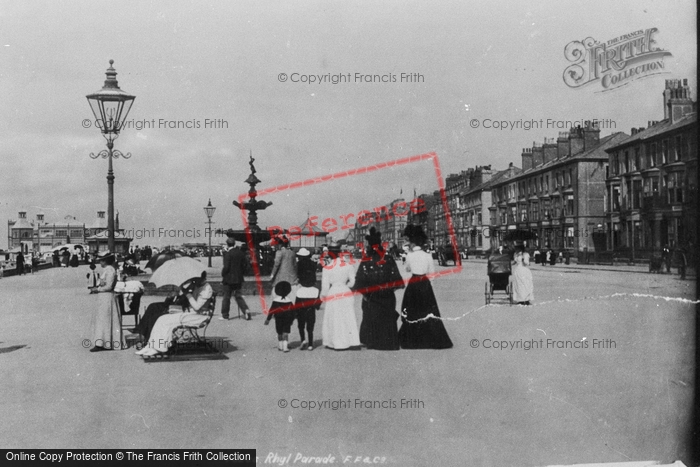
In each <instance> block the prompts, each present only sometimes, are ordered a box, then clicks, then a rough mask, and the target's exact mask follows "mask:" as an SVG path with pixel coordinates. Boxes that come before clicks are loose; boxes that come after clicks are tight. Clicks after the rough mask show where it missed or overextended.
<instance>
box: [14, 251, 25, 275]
mask: <svg viewBox="0 0 700 467" xmlns="http://www.w3.org/2000/svg"><path fill="white" fill-rule="evenodd" d="M15 261H16V262H17V275H18V276H21V275H22V274H24V255H23V254H22V251H20V252H19V253H17V257H16V258H15Z"/></svg>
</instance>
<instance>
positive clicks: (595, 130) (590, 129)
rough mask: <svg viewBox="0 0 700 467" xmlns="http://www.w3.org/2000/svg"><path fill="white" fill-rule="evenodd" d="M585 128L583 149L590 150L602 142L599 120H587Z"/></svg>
mask: <svg viewBox="0 0 700 467" xmlns="http://www.w3.org/2000/svg"><path fill="white" fill-rule="evenodd" d="M585 123H586V126H585V128H584V129H583V150H584V151H589V150H591V149H593V148H594V147H596V146H598V145H599V144H600V125H599V124H598V120H593V121H592V122H591V121H588V120H587V121H586V122H585Z"/></svg>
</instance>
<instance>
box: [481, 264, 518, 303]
mask: <svg viewBox="0 0 700 467" xmlns="http://www.w3.org/2000/svg"><path fill="white" fill-rule="evenodd" d="M487 274H488V276H489V281H488V282H487V283H486V290H485V293H484V296H485V297H486V304H487V305H488V304H489V303H491V300H492V299H493V293H494V291H497V290H501V291H503V292H505V294H506V295H507V296H508V302H509V303H510V304H511V305H512V304H513V287H512V286H511V284H510V255H508V254H495V255H491V256H490V257H489V260H488V265H487Z"/></svg>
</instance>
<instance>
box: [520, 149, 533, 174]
mask: <svg viewBox="0 0 700 467" xmlns="http://www.w3.org/2000/svg"><path fill="white" fill-rule="evenodd" d="M521 157H522V163H523V170H530V169H532V168H533V167H532V148H523V153H522V156H521Z"/></svg>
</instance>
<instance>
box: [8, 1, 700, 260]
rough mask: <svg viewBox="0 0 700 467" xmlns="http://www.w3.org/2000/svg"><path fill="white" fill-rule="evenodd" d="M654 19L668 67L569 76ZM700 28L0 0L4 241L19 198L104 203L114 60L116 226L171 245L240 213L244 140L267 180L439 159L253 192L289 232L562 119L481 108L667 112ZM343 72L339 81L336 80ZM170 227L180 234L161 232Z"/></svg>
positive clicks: (546, 112) (684, 7) (619, 13)
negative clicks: (665, 98)
mask: <svg viewBox="0 0 700 467" xmlns="http://www.w3.org/2000/svg"><path fill="white" fill-rule="evenodd" d="M649 28H657V32H656V33H655V35H654V39H655V41H656V46H657V47H659V48H661V49H664V50H666V51H668V52H670V54H671V55H670V56H666V57H665V58H664V64H665V66H664V69H663V71H664V73H662V74H656V75H654V76H649V77H646V78H643V79H638V80H634V81H631V82H630V83H629V84H628V85H626V86H622V87H619V88H617V89H613V90H609V91H605V92H601V91H603V87H602V86H601V84H600V82H597V83H591V84H589V85H587V86H582V87H579V88H571V87H569V86H567V84H566V83H565V82H564V80H563V74H564V70H565V69H566V68H567V67H568V66H569V65H570V64H571V63H570V62H569V61H568V60H567V59H566V57H565V53H564V51H565V47H566V46H567V44H569V43H571V42H572V41H583V40H584V39H586V38H588V37H591V38H593V39H595V40H598V41H601V42H606V41H609V40H612V39H615V38H618V37H620V36H622V35H625V34H630V33H634V32H635V31H639V30H642V31H645V30H647V29H649ZM696 42H697V36H696V5H695V2H693V1H685V0H683V1H667V2H661V1H650V0H646V1H644V0H642V1H639V0H634V1H618V2H607V1H590V2H585V3H581V2H573V1H561V0H556V1H554V0H550V1H539V2H527V1H492V2H480V3H476V2H463V1H440V2H435V1H431V0H408V1H404V0H401V1H385V2H376V1H348V0H345V1H329V0H316V1H305V0H302V1H294V2H270V1H258V0H255V1H252V0H251V1H247V0H243V1H236V2H224V1H196V2H194V1H192V2H186V1H168V2H165V1H148V2H146V1H139V2H136V1H133V2H131V1H124V2H119V3H116V4H115V3H114V2H107V1H71V2H56V1H32V0H29V1H24V2H16V1H5V0H0V86H2V89H3V91H4V92H3V98H2V99H1V100H0V220H2V222H3V226H4V227H3V228H1V229H0V248H5V247H6V246H7V228H6V225H7V220H8V219H16V218H17V213H18V211H20V210H26V211H27V213H28V214H27V215H28V217H29V218H35V217H36V213H37V212H43V213H44V214H45V218H46V220H47V221H50V222H51V221H56V222H60V221H61V220H62V219H64V218H65V217H66V216H71V217H75V218H76V219H77V220H78V221H80V222H85V223H86V224H88V225H90V224H92V223H93V222H94V221H95V218H96V212H97V211H99V210H104V211H106V210H107V187H106V175H107V161H106V160H105V159H95V160H93V159H91V158H90V156H89V155H90V153H97V152H98V151H100V150H102V149H104V148H105V141H104V139H103V138H102V136H101V134H100V132H99V130H98V129H96V128H95V127H94V124H93V122H91V121H90V120H92V119H93V116H92V114H91V111H90V108H89V105H88V102H87V100H86V98H85V96H86V95H87V94H90V93H92V92H95V91H97V90H99V89H100V88H101V87H102V85H103V82H104V79H105V74H104V72H105V70H106V68H107V67H108V66H109V63H108V61H109V60H110V59H112V60H114V67H115V69H116V71H117V73H118V75H117V79H118V81H119V86H120V87H121V89H122V90H124V91H126V92H128V93H130V94H133V95H136V100H135V102H134V105H133V107H132V110H131V112H130V114H129V115H128V118H127V122H129V121H131V123H127V128H125V129H124V130H123V131H122V133H121V135H120V136H119V138H118V139H117V140H116V142H115V148H116V149H118V150H120V151H122V152H124V153H131V155H132V156H131V158H129V159H116V160H114V171H115V176H116V180H115V209H116V210H117V211H118V212H119V219H120V224H121V225H120V226H121V227H122V228H126V229H133V230H135V231H136V230H141V231H146V230H151V229H155V232H156V234H157V235H155V236H154V237H151V238H148V239H144V240H135V241H134V243H135V244H141V245H143V244H150V245H166V244H180V243H185V242H205V241H206V240H207V239H206V238H205V237H206V235H205V234H204V228H205V227H206V226H205V222H206V216H205V213H204V209H203V208H204V206H205V205H206V204H207V202H208V200H209V199H211V202H212V204H213V205H214V206H215V207H216V208H217V209H216V212H215V214H214V218H213V220H214V222H216V224H215V225H214V226H215V228H216V227H223V228H236V229H240V228H242V227H243V222H242V219H241V215H240V211H239V210H238V209H237V208H236V207H234V206H233V205H232V201H233V200H235V199H237V198H238V197H239V196H240V195H241V194H243V193H245V192H247V190H248V186H247V185H246V184H245V183H244V180H245V179H246V178H247V177H248V174H249V165H248V157H249V154H250V153H251V152H252V154H253V157H254V158H255V167H256V169H257V173H256V175H257V176H258V178H260V179H261V180H262V183H261V184H260V185H258V189H261V190H263V189H268V188H272V187H276V186H280V185H285V184H290V183H294V182H298V181H302V180H307V179H313V178H317V177H323V176H326V175H329V174H333V173H337V172H343V171H347V170H353V169H357V168H361V167H372V166H374V165H376V164H381V163H385V162H388V161H393V160H398V159H403V158H406V157H410V156H414V155H420V154H426V153H435V154H436V155H437V160H438V162H439V166H440V169H441V173H440V174H436V172H435V170H434V167H433V163H432V161H419V162H414V163H410V164H404V165H401V166H396V167H390V168H384V169H381V170H376V171H372V172H370V173H365V174H364V175H357V176H351V177H345V178H343V179H331V180H328V181H324V182H322V183H318V184H315V185H313V186H306V187H302V188H296V189H293V190H282V191H277V192H275V193H271V194H270V195H268V196H266V197H265V198H263V199H264V200H266V201H271V202H272V203H273V205H272V206H270V207H269V208H268V209H267V210H265V211H263V212H261V213H260V214H259V223H260V225H261V226H262V227H266V226H271V225H281V226H285V227H288V226H292V225H298V224H300V223H302V222H303V221H304V220H305V219H306V217H307V214H310V215H312V216H314V215H316V216H319V218H321V219H324V218H328V217H334V218H339V216H341V215H347V214H349V213H353V212H359V211H360V210H362V209H368V208H369V209H371V208H373V207H376V206H380V205H383V204H387V203H389V202H391V201H392V200H393V199H396V198H399V197H403V198H406V199H410V198H412V197H413V193H414V190H416V192H417V193H418V194H420V193H431V192H432V191H433V190H436V189H437V188H438V179H437V175H440V176H441V177H442V178H445V177H446V176H447V175H448V174H450V173H454V172H459V171H460V170H466V169H467V168H469V167H475V166H478V165H491V166H492V167H493V168H494V169H504V168H506V167H507V166H508V164H509V163H511V162H512V163H514V164H515V165H516V166H520V154H521V151H522V148H524V147H531V146H532V143H533V141H537V142H542V141H543V139H544V138H545V137H550V138H551V137H556V136H557V135H558V131H560V129H557V128H537V127H534V128H531V129H529V130H527V129H525V128H524V125H523V124H521V125H520V127H514V128H507V129H497V128H485V126H493V124H492V123H490V122H491V121H505V122H518V121H526V120H527V121H540V120H542V121H545V122H546V121H547V119H551V120H553V121H558V120H564V121H580V120H587V119H598V120H605V119H609V120H610V121H612V122H614V126H613V124H610V125H609V128H605V127H604V128H603V129H602V130H601V136H605V135H606V134H609V133H612V132H615V131H624V132H626V133H629V132H630V128H631V127H640V126H646V124H647V122H648V121H649V120H661V119H663V107H662V92H663V89H664V82H665V80H666V79H683V78H687V79H688V80H689V82H690V83H691V90H692V96H693V99H697V97H696V92H697V89H696V88H695V83H696V81H697V61H696V57H697V50H696ZM402 73H405V75H404V76H406V77H412V78H414V79H413V82H411V81H410V80H405V81H404V82H401V76H402V75H401V74H402ZM281 74H285V76H286V80H284V81H283V79H284V78H283V77H281ZM324 75H325V76H326V78H324V79H326V82H322V83H308V82H301V80H302V79H304V77H306V79H309V78H308V77H310V76H324ZM337 75H343V76H344V77H346V78H348V77H349V79H346V80H345V82H340V83H337V84H332V83H331V82H328V81H330V80H331V78H332V77H333V76H337ZM358 75H379V76H380V77H383V79H385V80H386V81H387V82H365V81H366V80H362V82H358V79H357V76H358ZM392 77H393V78H392ZM317 79H318V78H317ZM295 81H296V82H295ZM86 119H87V123H85V122H84V120H86ZM475 119H476V121H477V123H478V124H479V126H478V128H474V127H473V126H472V122H473V121H474V120H475ZM208 121H213V122H214V123H213V124H212V125H210V127H208V128H205V125H206V124H207V122H208ZM178 122H179V123H178ZM178 125H179V126H180V128H171V126H178ZM84 126H89V127H88V128H85V127H84ZM187 126H189V127H190V128H187ZM543 126H544V125H543ZM139 128H140V129H139ZM172 230H176V231H177V230H183V231H189V232H190V233H189V234H185V235H179V234H176V235H174V236H173V235H166V234H163V235H158V232H166V231H172ZM198 233H199V235H197V234H198Z"/></svg>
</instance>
